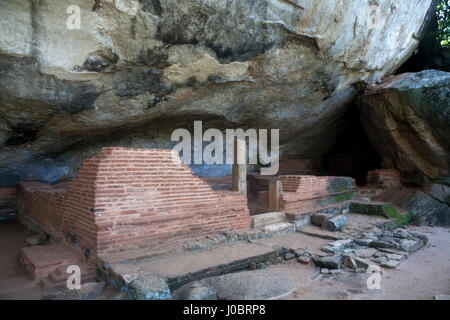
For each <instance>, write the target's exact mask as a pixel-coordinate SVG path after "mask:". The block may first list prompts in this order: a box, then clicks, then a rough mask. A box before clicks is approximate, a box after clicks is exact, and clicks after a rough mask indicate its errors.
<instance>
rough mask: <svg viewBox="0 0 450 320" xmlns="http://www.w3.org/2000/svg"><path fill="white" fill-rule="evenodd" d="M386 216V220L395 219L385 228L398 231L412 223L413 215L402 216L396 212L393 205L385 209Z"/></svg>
mask: <svg viewBox="0 0 450 320" xmlns="http://www.w3.org/2000/svg"><path fill="white" fill-rule="evenodd" d="M383 212H384V215H385V216H386V218H390V219H394V220H392V221H390V222H388V223H387V224H386V225H385V227H386V228H387V229H389V230H394V229H397V228H399V227H401V226H404V225H407V224H409V223H411V221H412V213H408V214H407V215H404V216H403V215H401V214H400V213H398V212H397V210H395V208H394V207H392V206H391V205H389V206H385V207H384V208H383Z"/></svg>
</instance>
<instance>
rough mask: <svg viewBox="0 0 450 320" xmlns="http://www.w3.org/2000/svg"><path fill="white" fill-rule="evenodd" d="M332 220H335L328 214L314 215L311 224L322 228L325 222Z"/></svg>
mask: <svg viewBox="0 0 450 320" xmlns="http://www.w3.org/2000/svg"><path fill="white" fill-rule="evenodd" d="M331 218H333V216H332V215H330V214H327V213H314V214H313V215H312V216H311V223H312V224H313V225H315V226H318V227H320V226H322V225H323V224H324V223H325V221H327V220H328V219H331Z"/></svg>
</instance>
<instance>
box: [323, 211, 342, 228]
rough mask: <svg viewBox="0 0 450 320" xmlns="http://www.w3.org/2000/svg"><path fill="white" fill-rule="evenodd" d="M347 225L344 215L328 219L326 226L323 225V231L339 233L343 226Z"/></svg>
mask: <svg viewBox="0 0 450 320" xmlns="http://www.w3.org/2000/svg"><path fill="white" fill-rule="evenodd" d="M346 224H347V217H346V216H344V215H340V216H337V217H334V218H331V219H328V220H327V221H325V223H324V224H322V229H325V230H328V231H337V230H339V229H341V228H342V227H343V226H345V225H346Z"/></svg>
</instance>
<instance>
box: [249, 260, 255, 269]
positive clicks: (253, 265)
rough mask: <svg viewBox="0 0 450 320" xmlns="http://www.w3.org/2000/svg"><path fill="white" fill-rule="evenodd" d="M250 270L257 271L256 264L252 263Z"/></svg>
mask: <svg viewBox="0 0 450 320" xmlns="http://www.w3.org/2000/svg"><path fill="white" fill-rule="evenodd" d="M249 268H250V270H256V262H250V265H249Z"/></svg>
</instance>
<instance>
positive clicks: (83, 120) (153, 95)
mask: <svg viewBox="0 0 450 320" xmlns="http://www.w3.org/2000/svg"><path fill="white" fill-rule="evenodd" d="M432 2H433V1H432V0H398V1H395V3H392V1H388V0H379V1H364V2H363V3H361V2H359V1H349V2H345V3H344V2H343V1H340V0H331V1H319V0H317V1H316V0H289V1H285V0H262V1H253V0H244V1H239V2H236V1H232V0H192V1H183V0H139V1H137V0H116V1H112V0H102V1H100V6H99V7H98V6H96V7H95V10H94V8H93V5H94V1H93V0H80V1H77V5H78V8H79V9H80V11H79V13H80V15H79V18H80V19H79V22H80V24H79V26H80V28H79V29H77V28H76V22H77V17H78V16H77V12H78V11H77V8H74V7H70V8H69V6H71V5H73V3H72V1H69V0H60V1H53V2H47V1H45V2H44V1H36V0H10V1H6V0H1V1H0V21H1V23H0V70H1V71H0V148H1V153H0V186H10V185H14V184H16V183H17V182H18V181H20V180H31V179H40V180H43V181H45V182H54V181H58V180H60V179H63V178H69V177H73V176H74V174H75V173H76V170H77V168H78V167H79V165H80V163H81V160H82V159H84V158H87V157H89V156H92V155H93V154H95V153H96V152H97V151H98V150H99V149H100V147H103V146H129V147H168V146H171V145H173V143H172V142H171V141H170V135H171V133H172V131H173V130H174V129H176V128H186V129H190V128H191V127H192V125H193V120H203V124H204V127H205V128H206V127H214V128H218V129H225V128H244V129H245V128H249V127H251V128H256V129H258V128H269V129H271V128H279V129H281V130H280V140H281V147H282V149H281V152H282V156H283V157H288V156H294V155H295V156H298V157H305V158H312V157H317V156H320V155H322V154H323V153H324V152H326V151H327V150H328V149H329V148H330V147H331V146H332V145H333V144H334V142H335V141H334V140H335V137H336V135H337V133H339V131H340V130H341V127H342V115H343V114H344V113H345V111H346V110H347V106H348V104H349V102H351V101H352V100H353V99H354V98H355V96H356V94H357V88H355V84H357V83H359V82H360V81H366V82H368V83H372V82H374V81H375V80H377V79H380V78H381V77H383V76H385V75H387V74H390V73H391V72H392V71H393V70H395V68H397V67H398V66H399V65H400V64H401V63H402V62H403V61H404V60H405V59H406V58H407V57H408V56H409V55H410V54H411V53H412V52H413V50H414V49H415V48H416V46H417V44H418V40H417V39H418V38H419V37H420V34H421V32H422V31H421V30H422V29H423V28H422V27H423V22H424V20H425V17H426V15H427V13H428V12H429V9H430V7H431V3H432ZM373 9H377V10H379V15H378V14H377V13H376V10H375V11H373ZM67 12H69V13H67ZM373 12H375V14H373ZM377 16H378V17H379V19H378V20H377V19H374V18H376V17H377ZM373 22H375V23H373ZM68 26H69V27H70V29H69V27H68ZM74 26H75V28H73V27H74ZM373 28H376V29H377V30H373ZM380 48H383V50H380ZM447 141H448V140H447Z"/></svg>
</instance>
